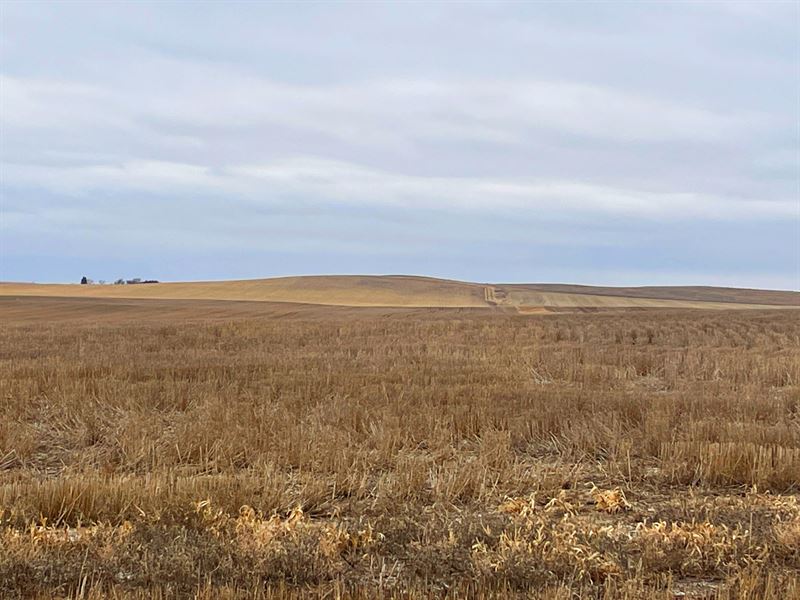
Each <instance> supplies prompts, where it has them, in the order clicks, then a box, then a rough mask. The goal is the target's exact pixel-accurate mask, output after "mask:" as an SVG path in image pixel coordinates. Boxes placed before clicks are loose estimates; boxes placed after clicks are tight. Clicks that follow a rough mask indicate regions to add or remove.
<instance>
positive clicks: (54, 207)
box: [0, 3, 800, 287]
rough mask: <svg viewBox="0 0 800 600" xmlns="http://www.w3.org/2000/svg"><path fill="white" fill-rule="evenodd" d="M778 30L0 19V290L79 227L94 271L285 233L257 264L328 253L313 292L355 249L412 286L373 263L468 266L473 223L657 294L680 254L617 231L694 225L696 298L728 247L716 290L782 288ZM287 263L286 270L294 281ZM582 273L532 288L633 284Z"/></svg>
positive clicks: (515, 19)
mask: <svg viewBox="0 0 800 600" xmlns="http://www.w3.org/2000/svg"><path fill="white" fill-rule="evenodd" d="M798 16H800V15H799V14H798V8H797V6H796V5H794V6H792V5H789V4H788V3H787V4H780V3H772V4H765V3H757V4H756V3H754V4H749V3H708V4H702V3H699V4H685V5H684V4H681V5H675V4H666V3H665V4H658V3H654V4H649V5H647V6H644V7H640V6H637V5H632V4H630V5H612V4H597V5H595V4H592V5H577V4H576V5H572V4H559V5H524V4H494V3H492V4H479V3H477V4H476V3H469V4H448V5H435V4H430V5H414V8H413V10H412V9H410V8H409V7H402V6H397V7H392V6H389V5H375V6H373V5H360V4H359V5H353V4H319V5H298V6H293V7H289V6H288V5H257V4H248V3H242V4H224V5H223V4H212V3H207V4H204V10H203V11H192V10H190V9H189V7H187V6H186V5H183V4H180V3H177V4H173V3H136V4H114V5H104V6H102V7H100V6H98V5H95V4H84V3H58V4H44V3H42V4H29V5H25V4H13V5H7V6H4V10H3V12H2V15H1V16H0V26H2V34H3V35H2V36H0V45H1V46H0V50H2V60H1V62H0V142H2V143H0V161H2V162H1V164H0V187H1V188H2V196H3V204H2V209H3V214H2V217H3V218H2V229H3V234H4V235H3V237H4V238H5V240H6V243H4V244H3V245H2V248H0V250H2V253H3V258H4V260H3V263H4V264H3V269H4V273H3V274H2V275H3V276H6V275H5V273H10V274H15V273H19V272H23V271H24V273H25V274H26V275H27V274H28V271H29V270H30V268H31V267H30V265H32V264H35V261H34V260H33V259H32V258H30V257H32V256H34V255H36V256H52V257H53V260H58V258H57V257H58V251H57V250H56V248H57V247H58V245H59V243H61V242H60V241H59V240H62V241H64V239H65V236H66V235H67V234H66V233H64V231H65V230H66V229H67V228H69V227H80V225H79V224H80V223H83V224H84V226H83V228H82V230H83V231H84V233H85V237H86V239H90V238H91V239H92V240H94V241H93V243H94V252H95V253H96V255H97V256H100V257H102V256H108V255H109V252H108V248H109V245H110V244H111V243H112V242H111V241H110V239H111V238H110V237H109V236H107V235H105V234H104V233H103V231H102V229H103V228H108V227H113V226H114V224H117V225H116V227H117V233H116V235H115V236H111V237H113V238H114V243H116V244H122V245H132V246H136V244H141V243H143V240H146V239H148V237H149V238H151V239H153V238H158V237H159V236H161V237H160V239H156V240H155V241H156V244H158V245H163V246H164V247H165V248H166V247H169V248H170V250H169V253H170V254H169V255H170V256H173V257H174V258H176V259H177V258H180V259H181V260H182V261H183V262H186V261H189V260H190V259H191V256H192V250H191V248H192V240H195V243H196V245H197V246H198V247H201V246H202V247H210V246H214V247H215V248H217V249H224V248H225V246H226V245H231V246H242V247H244V248H247V249H248V251H250V252H253V253H254V254H262V255H264V256H268V255H269V254H270V253H271V252H274V251H276V247H275V246H274V245H268V244H265V243H264V242H263V236H262V235H260V233H259V232H260V231H264V230H266V229H269V230H270V231H273V230H274V229H275V227H278V226H279V227H280V228H282V229H283V230H284V231H292V232H293V233H292V236H293V237H292V238H291V239H292V240H293V241H292V242H291V243H288V242H286V243H283V245H282V246H281V248H282V250H281V251H286V252H299V253H301V254H302V252H300V251H301V250H302V251H303V252H306V250H308V249H309V248H316V249H317V250H316V251H318V252H320V253H324V252H325V250H324V248H325V244H326V243H328V244H332V246H331V247H335V248H339V250H340V251H341V255H340V256H341V261H342V263H341V268H340V269H335V268H334V269H333V270H334V271H337V270H341V271H348V270H352V268H351V267H352V266H353V265H358V264H362V263H361V262H359V261H358V260H355V259H353V253H356V254H357V253H359V252H361V253H368V254H372V255H374V256H384V257H388V258H387V259H386V262H385V264H386V265H387V269H388V267H389V266H394V265H397V264H403V265H406V266H407V270H410V271H415V272H419V271H421V270H424V266H425V264H427V263H426V262H425V261H422V262H419V261H416V262H415V260H409V261H407V262H402V261H401V260H400V258H399V257H408V256H410V254H409V252H408V248H409V244H414V243H417V244H420V245H421V246H420V247H425V248H427V247H428V246H427V244H433V243H434V242H435V240H437V239H439V240H442V241H445V240H447V241H448V243H451V246H450V248H451V250H452V251H453V252H454V253H455V254H454V257H453V260H456V258H457V256H458V254H459V252H461V253H463V255H464V256H465V260H469V259H467V258H466V257H467V256H468V255H469V250H467V249H466V248H467V245H468V244H470V242H471V240H472V239H473V237H474V236H476V235H477V236H480V235H482V234H481V233H480V232H479V231H478V230H477V229H476V228H475V224H474V223H473V222H472V221H469V220H470V219H472V218H475V219H479V220H481V221H482V222H483V225H484V229H485V230H488V231H491V232H492V239H493V240H495V241H498V240H503V239H504V238H513V239H515V240H517V242H516V243H518V244H521V245H523V246H525V245H526V244H527V245H528V246H529V247H530V248H533V247H534V246H536V247H537V248H539V250H541V248H540V246H541V244H545V245H546V246H548V247H552V248H553V249H556V248H562V249H563V248H564V247H565V246H568V245H569V244H571V243H573V244H574V243H579V244H583V245H592V244H594V245H596V246H597V247H607V246H605V245H607V244H608V243H609V240H610V239H612V240H613V239H616V240H617V241H616V243H617V244H619V245H620V246H626V247H627V246H631V245H635V246H636V248H637V250H636V252H638V253H640V254H641V253H644V254H645V255H646V254H648V253H649V254H650V255H651V256H652V258H653V260H652V261H651V263H650V265H649V266H648V268H651V269H655V270H656V271H657V270H659V269H660V268H663V272H664V273H676V272H678V271H676V270H675V269H674V268H672V267H671V266H670V265H669V264H664V265H663V266H662V267H659V262H658V257H659V256H660V255H662V254H664V253H665V252H666V253H667V254H674V253H680V252H681V251H680V249H679V247H678V245H679V244H685V240H684V239H683V238H682V237H681V236H679V235H676V234H674V233H673V234H670V235H667V236H666V237H664V238H659V239H660V241H659V243H660V244H662V245H663V248H669V250H668V251H667V250H664V249H663V248H662V250H660V251H656V250H654V249H652V248H648V239H651V240H652V239H653V238H652V236H650V237H649V238H648V236H644V237H643V236H641V235H640V233H641V231H642V230H652V229H653V228H654V227H657V224H658V223H664V224H665V226H666V227H668V228H670V230H672V228H674V227H678V226H681V225H680V224H689V223H691V224H703V227H704V228H705V230H706V231H707V232H708V235H707V236H706V237H707V240H708V241H707V242H706V243H707V244H708V245H707V246H706V247H703V246H702V244H701V246H700V247H699V248H698V249H696V252H698V253H699V254H698V256H700V257H702V255H703V253H704V252H705V253H706V254H707V255H708V256H710V257H715V258H714V259H713V260H712V261H711V262H709V263H708V264H704V265H703V269H704V272H705V273H706V275H708V277H709V280H711V279H713V278H714V277H718V276H719V273H718V272H717V271H716V269H724V270H726V273H728V274H726V275H725V277H728V278H731V277H735V270H734V271H732V272H731V271H730V269H732V268H733V267H731V266H730V265H728V264H723V262H724V261H722V259H721V258H720V256H721V253H720V248H725V247H727V248H729V249H730V252H731V253H735V252H734V248H735V249H736V250H737V251H738V250H740V249H741V247H742V246H743V245H746V246H747V247H748V248H749V249H750V252H751V255H752V256H753V257H755V258H756V262H755V263H752V261H751V262H750V263H748V264H749V265H750V266H748V267H747V268H745V267H742V271H741V281H742V284H747V282H748V281H756V280H759V277H761V275H759V273H758V270H759V269H761V271H762V272H763V273H771V274H770V275H769V277H770V278H771V279H770V280H778V279H780V278H781V277H782V278H783V279H781V281H783V282H784V283H783V285H785V286H787V287H797V286H798V285H800V281H798V278H800V231H798V228H800V212H798V211H800V198H799V196H800V194H798V185H800V173H799V172H798V171H799V170H800V164H799V163H798V144H799V140H798V123H799V121H798V109H797V106H798V98H800V88H799V87H798V77H797V73H798V67H800V65H798V56H797V52H796V48H797V45H798V43H799V42H800V35H799V34H798V27H797V22H798ZM156 207H160V208H156ZM159 211H160V213H159ZM159 214H161V215H162V220H163V221H164V223H163V226H160V225H159V226H156V225H154V224H153V218H154V217H157V216H158V215H159ZM276 215H281V216H280V217H278V216H276ZM309 215H315V216H314V217H313V218H314V219H319V221H314V224H313V226H311V225H309V224H310V223H311V220H312V219H311V217H309ZM409 215H412V216H414V217H415V218H412V219H411V220H409ZM445 215H449V216H445ZM459 215H466V217H464V218H465V219H466V220H463V219H461V217H460V216H459ZM470 215H472V216H470ZM365 218H366V219H368V220H370V223H371V227H372V231H370V234H369V235H368V233H367V232H366V231H365V229H364V227H363V220H364V219H365ZM237 219H239V220H240V221H242V222H241V223H240V222H239V221H237ZM326 219H327V220H329V221H330V222H331V225H330V226H329V227H326V225H325V224H324V222H325V220H326ZM426 222H433V223H436V224H437V226H436V228H435V230H427V231H422V230H423V229H424V225H421V223H422V224H424V223H426ZM515 223H522V224H527V225H526V226H527V227H528V228H529V230H530V228H533V229H534V230H535V231H536V235H535V236H534V237H535V238H536V240H537V242H536V243H535V244H534V243H533V242H532V241H531V238H526V236H525V235H524V234H522V233H520V232H519V231H517V229H516V225H515ZM793 223H797V226H796V227H793V226H792V224H793ZM554 224H558V225H557V226H555V225H554ZM748 224H753V225H752V226H750V225H748ZM756 224H758V225H756ZM244 225H247V226H244ZM748 227H749V228H750V229H749V230H750V231H751V232H752V235H751V236H750V237H749V238H748V236H746V235H745V237H744V238H743V237H742V233H746V232H747V231H748ZM259 228H261V229H259ZM334 228H335V229H334ZM734 229H735V230H736V232H737V233H736V235H735V236H730V237H728V234H726V232H728V233H730V232H731V231H733V230H734ZM45 230H47V231H48V232H49V235H48V236H45V235H42V232H43V231H45ZM609 231H613V234H610V233H609ZM37 232H38V233H37ZM381 232H383V234H382V233H381ZM34 235H37V236H38V237H37V238H36V239H35V240H31V239H29V238H30V237H31V236H34ZM26 236H27V238H28V239H26V243H25V244H21V243H20V241H21V240H22V239H23V238H26ZM765 236H766V237H765ZM167 238H169V239H167ZM767 238H769V239H770V241H771V242H773V241H775V240H779V241H780V244H779V246H778V251H780V252H784V253H787V255H788V258H786V257H780V259H778V257H776V256H775V247H774V245H770V244H767V243H765V240H766V239H767ZM286 239H287V240H288V239H289V238H288V237H287V238H286ZM344 239H347V240H349V241H348V243H347V244H345V243H344V241H343V240H344ZM8 240H12V241H14V242H15V244H14V245H13V246H12V245H11V244H9V243H8ZM170 240H180V243H179V244H177V245H176V244H173V243H172V242H171V241H170ZM413 240H416V241H413ZM711 240H713V244H714V246H713V247H712V246H711V245H710V244H711V243H712V241H711ZM452 244H455V245H452ZM495 247H499V246H497V245H496V246H495ZM459 248H460V250H459ZM765 248H769V250H766V249H765ZM485 251H486V252H488V253H490V254H491V253H492V252H494V250H493V249H492V248H488V249H486V250H485ZM84 252H85V255H86V257H87V260H92V261H95V262H97V264H98V265H103V264H104V263H103V260H102V259H101V258H94V257H92V248H91V247H89V246H86V247H85V250H84ZM523 253H524V252H523ZM411 254H412V255H413V254H414V253H413V252H412V253H411ZM722 254H724V252H723V253H722ZM298 256H300V254H298ZM303 256H305V258H303V259H302V260H301V259H300V258H298V262H297V263H296V264H297V265H298V266H299V270H301V271H303V272H316V271H318V268H316V266H317V265H319V264H322V262H321V257H318V258H319V261H315V260H314V257H313V253H312V254H308V253H305V254H303ZM392 257H395V258H397V260H396V261H395V260H394V259H392ZM759 257H760V258H759ZM504 258H506V259H507V257H504V256H503V255H501V254H500V253H499V250H498V254H497V255H496V256H495V257H494V259H493V260H491V261H490V262H492V264H493V265H494V268H495V269H497V270H500V271H502V264H503V263H502V261H503V259H504ZM487 260H488V259H487ZM583 260H585V261H586V262H587V264H585V265H582V266H581V268H579V265H577V264H571V265H568V266H565V267H564V269H565V270H564V275H563V277H558V279H564V280H571V279H575V278H576V277H582V275H581V273H585V272H587V270H588V271H592V272H598V271H599V272H603V271H607V272H609V273H622V272H627V273H646V272H647V271H646V270H642V269H640V268H639V267H638V266H637V265H636V264H634V261H633V259H632V258H630V257H628V256H626V255H624V254H614V255H613V256H611V255H608V256H606V257H605V258H603V256H602V253H599V254H598V255H597V256H592V255H591V254H589V255H587V256H585V257H584V258H583ZM11 261H17V262H18V263H19V264H22V263H23V262H24V264H26V265H28V266H26V267H25V268H24V269H22V270H20V269H17V268H13V265H12V268H9V264H10V263H11ZM304 261H305V262H304ZM398 261H400V262H399V263H398ZM592 261H594V262H595V263H596V264H589V263H592ZM325 264H330V263H325ZM369 264H370V265H373V266H374V265H375V264H378V263H369ZM448 264H450V265H451V267H452V264H454V263H448ZM698 264H700V263H699V262H698ZM498 265H500V266H498ZM754 265H761V266H760V267H759V268H756V266H754ZM68 268H70V269H71V268H72V267H67V266H65V269H68ZM98 268H101V267H100V266H99V267H98ZM102 268H105V267H102ZM326 268H332V267H330V266H329V267H326ZM776 269H777V270H778V272H779V273H782V275H780V274H777V275H776V274H775V272H776ZM34 270H35V269H34ZM732 273H734V274H732ZM266 274H268V273H262V272H256V271H253V272H252V273H250V275H252V276H259V275H266ZM440 274H446V273H440ZM220 275H221V276H224V275H225V274H224V273H209V274H208V276H220ZM238 275H239V276H241V273H239V274H238ZM501 275H502V272H499V273H497V276H496V277H494V278H502V277H501ZM532 275H535V274H532ZM35 276H36V274H35V272H31V273H30V277H35ZM65 276H66V275H65ZM462 276H463V274H462ZM70 277H71V275H70ZM520 277H522V278H523V279H525V278H527V277H523V276H521V275H520ZM663 277H667V278H668V276H667V275H663V276H662V275H657V273H655V272H654V273H653V278H652V280H656V279H658V280H659V281H662V279H663ZM534 278H535V277H534ZM761 279H763V277H761ZM646 282H647V281H646V280H643V281H642V283H646Z"/></svg>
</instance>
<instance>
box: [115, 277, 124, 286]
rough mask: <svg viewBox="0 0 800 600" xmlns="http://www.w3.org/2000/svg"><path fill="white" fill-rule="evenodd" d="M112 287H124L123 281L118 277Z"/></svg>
mask: <svg viewBox="0 0 800 600" xmlns="http://www.w3.org/2000/svg"><path fill="white" fill-rule="evenodd" d="M114 285H125V280H124V279H122V277H120V278H119V279H117V280H116V281H115V282H114Z"/></svg>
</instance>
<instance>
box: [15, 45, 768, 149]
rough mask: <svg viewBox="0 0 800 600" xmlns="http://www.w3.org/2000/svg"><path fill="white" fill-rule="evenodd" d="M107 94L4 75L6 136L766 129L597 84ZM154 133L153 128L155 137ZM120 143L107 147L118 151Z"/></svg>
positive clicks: (200, 79)
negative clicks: (254, 130)
mask: <svg viewBox="0 0 800 600" xmlns="http://www.w3.org/2000/svg"><path fill="white" fill-rule="evenodd" d="M126 75H128V76H129V77H130V79H128V78H127V77H126V78H125V79H123V80H121V81H117V82H114V83H113V85H110V86H109V87H108V88H103V87H99V86H96V85H93V86H87V85H78V84H70V83H61V82H57V81H48V80H29V79H22V78H12V77H3V78H2V81H0V85H1V86H2V90H3V93H2V100H0V101H2V111H0V112H1V113H2V114H0V119H2V123H3V126H4V128H7V129H10V130H16V131H21V132H24V131H26V130H29V129H36V130H41V129H45V128H50V129H52V130H53V138H55V139H54V140H53V141H54V143H56V144H62V145H63V143H64V141H65V140H64V139H63V137H62V138H61V139H59V132H62V131H64V130H74V131H76V132H80V134H82V135H86V134H87V133H91V132H92V131H95V132H97V131H100V132H101V133H104V135H105V136H106V139H107V138H108V137H112V138H113V137H114V135H115V134H124V135H128V134H130V132H131V130H132V129H134V128H139V129H145V130H147V134H148V135H152V136H154V137H158V136H159V133H160V134H161V135H163V130H165V129H167V130H168V129H183V130H191V129H193V128H195V129H204V130H211V131H225V130H228V131H238V130H241V129H242V128H262V127H281V128H289V129H293V130H297V131H304V132H309V133H315V134H321V135H325V136H330V137H332V138H335V139H338V140H341V141H346V142H348V143H351V144H355V145H356V146H371V145H372V146H374V145H389V146H392V145H394V146H402V145H407V144H411V143H414V142H419V141H450V142H458V141H463V140H479V141H482V142H492V143H500V144H503V143H516V144H519V143H523V142H526V141H530V140H531V139H532V138H535V137H536V136H537V135H538V134H540V133H542V132H551V133H559V134H568V135H573V136H580V137H587V138H592V139H601V140H610V141H616V142H631V141H643V142H665V141H676V140H690V141H692V142H698V141H700V142H703V141H704V142H715V141H716V142H719V141H721V140H726V139H731V138H735V137H737V136H740V135H743V134H746V133H751V132H753V131H759V130H763V129H764V128H765V127H768V126H769V124H770V119H769V118H768V117H767V116H765V115H762V114H758V113H753V112H741V111H740V112H720V111H714V110H709V109H705V108H702V107H695V106H685V105H682V104H679V103H673V102H669V101H665V100H663V99H658V98H651V97H648V96H645V95H641V94H636V93H632V92H628V91H621V90H615V89H612V88H606V87H602V86H597V85H588V84H580V83H570V82H553V81H537V80H529V81H526V80H510V81H509V80H480V81H475V80H453V81H432V80H426V79H383V80H368V81H361V82H353V83H347V84H322V83H320V84H315V85H297V84H286V83H279V82H276V81H272V80H269V79H264V78H258V77H255V76H252V75H248V74H246V73H242V72H237V71H235V70H230V69H224V68H220V67H210V66H207V65H199V64H195V63H182V62H177V61H168V60H153V61H152V62H151V63H148V64H147V65H145V66H139V67H138V68H137V70H136V71H134V72H133V73H126ZM159 130H162V131H161V132H159ZM119 142H120V140H117V143H119Z"/></svg>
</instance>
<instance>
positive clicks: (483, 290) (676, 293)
mask: <svg viewBox="0 0 800 600" xmlns="http://www.w3.org/2000/svg"><path fill="white" fill-rule="evenodd" d="M565 287H568V286H565ZM592 289H597V290H598V292H601V291H602V292H603V293H591V290H592ZM740 292H741V293H739V294H737V293H736V290H732V291H731V290H726V293H725V294H721V293H719V292H718V291H717V292H715V288H708V290H704V291H699V292H698V291H697V290H695V289H688V288H686V289H685V288H658V289H655V291H650V292H649V293H650V294H654V295H656V296H657V295H658V294H661V295H663V296H665V297H661V298H659V297H641V295H630V296H625V295H621V293H622V292H620V291H619V290H617V291H614V290H613V289H612V288H591V287H581V291H580V292H562V291H552V290H549V289H538V288H537V286H528V285H493V284H478V283H470V282H462V281H452V280H446V279H435V278H431V277H414V276H405V275H385V276H364V275H335V276H334V275H331V276H307V277H277V278H272V279H252V280H240V281H200V282H184V283H157V284H137V285H79V284H26V283H0V297H2V296H6V297H29V296H37V297H54V298H55V297H61V298H69V297H74V298H104V299H112V298H117V299H120V298H125V299H149V300H206V301H215V300H216V301H219V300H237V301H257V302H286V303H302V304H317V305H327V306H353V307H368V306H369V307H420V308H422V307H439V308H459V307H461V308H467V307H473V308H492V307H500V308H507V309H510V310H515V311H518V312H521V313H524V314H534V313H536V312H549V311H552V310H553V309H588V310H594V309H600V310H603V309H620V308H650V309H652V308H675V309H681V308H704V309H731V308H735V309H745V308H749V309H753V308H759V309H773V308H800V293H798V294H794V295H793V293H792V292H770V291H764V290H761V291H755V292H758V293H753V292H754V291H753V290H741V291H740ZM746 292H749V293H746ZM630 293H631V294H634V292H630ZM795 296H796V298H795ZM719 297H724V298H727V299H728V300H726V301H717V300H711V298H719ZM736 298H743V299H750V298H757V299H759V300H760V301H761V302H759V303H754V302H749V301H743V300H735V299H736Z"/></svg>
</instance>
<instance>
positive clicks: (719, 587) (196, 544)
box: [0, 299, 800, 600]
mask: <svg viewBox="0 0 800 600" xmlns="http://www.w3.org/2000/svg"><path fill="white" fill-rule="evenodd" d="M22 302H24V304H22V305H21V304H20V303H19V301H18V300H13V299H3V302H2V303H0V339H1V340H2V344H0V597H2V598H18V597H19V598H22V597H25V598H27V597H39V598H50V597H70V598H104V597H114V598H151V597H155V598H189V597H199V598H240V597H241V598H260V597H276V598H300V597H317V598H337V597H355V598H374V597H397V598H416V597H430V598H444V597H448V598H461V597H469V598H472V597H474V598H483V597H497V598H506V597H515V596H516V597H520V598H523V597H524V598H529V597H533V598H565V599H566V598H576V597H580V598H584V597H585V598H631V599H633V598H645V599H655V598H664V599H666V598H695V599H700V598H703V599H706V598H751V599H756V598H768V599H773V600H778V599H784V598H797V597H800V502H798V501H799V500H800V495H798V494H799V493H800V318H798V317H799V316H800V315H798V312H797V311H794V310H780V311H759V310H750V311H745V310H741V311H697V310H696V311H690V310H682V311H666V310H646V311H617V312H613V311H612V312H600V313H593V314H543V315H517V314H511V313H509V312H503V311H501V310H491V309H463V310H456V309H439V310H434V309H418V310H411V309H406V310H403V309H380V310H378V309H352V308H336V307H326V308H325V309H321V308H319V307H297V306H294V307H289V306H288V305H271V304H261V305H258V306H256V305H255V304H246V303H242V304H236V303H231V304H230V311H226V310H225V307H224V306H223V303H213V302H200V303H195V304H193V303H191V302H188V301H185V302H183V303H180V304H174V303H170V302H155V301H153V302H151V303H149V304H148V303H146V302H145V301H140V303H138V304H137V303H136V302H127V303H122V304H120V305H115V304H114V302H113V301H108V300H103V301H90V300H68V299H59V300H54V299H50V300H44V299H41V300H37V301H34V300H28V301H25V300H23V301H22Z"/></svg>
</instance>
